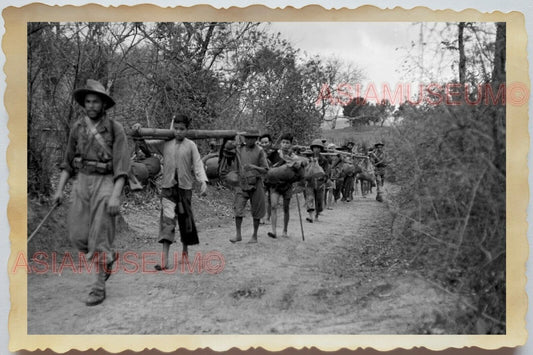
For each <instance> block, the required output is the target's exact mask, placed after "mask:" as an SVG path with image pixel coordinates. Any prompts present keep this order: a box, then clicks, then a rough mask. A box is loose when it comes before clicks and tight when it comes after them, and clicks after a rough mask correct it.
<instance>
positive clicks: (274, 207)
mask: <svg viewBox="0 0 533 355" xmlns="http://www.w3.org/2000/svg"><path fill="white" fill-rule="evenodd" d="M270 199H271V203H270V209H271V214H270V224H271V230H272V232H271V233H270V234H269V235H268V236H269V237H271V238H276V237H277V234H276V233H277V226H278V201H279V195H278V194H277V193H276V192H272V193H271V194H270Z"/></svg>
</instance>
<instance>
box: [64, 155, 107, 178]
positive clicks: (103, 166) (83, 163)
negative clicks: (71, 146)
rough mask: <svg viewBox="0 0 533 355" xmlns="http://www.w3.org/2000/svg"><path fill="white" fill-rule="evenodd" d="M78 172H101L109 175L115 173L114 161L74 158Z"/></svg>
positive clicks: (89, 173)
mask: <svg viewBox="0 0 533 355" xmlns="http://www.w3.org/2000/svg"><path fill="white" fill-rule="evenodd" d="M72 165H74V167H75V168H76V169H77V170H78V172H80V173H83V174H88V175H92V174H100V175H107V174H112V173H113V163H112V162H107V163H103V162H100V161H96V160H88V159H82V158H80V157H77V158H74V161H73V164H72Z"/></svg>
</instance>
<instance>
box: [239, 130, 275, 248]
mask: <svg viewBox="0 0 533 355" xmlns="http://www.w3.org/2000/svg"><path fill="white" fill-rule="evenodd" d="M238 135H239V136H242V137H244V143H245V144H244V146H238V147H237V148H236V161H235V162H236V169H237V173H238V175H239V185H238V186H237V187H236V188H235V200H234V204H233V210H234V212H235V227H236V235H235V237H234V238H231V239H230V242H232V243H237V242H240V241H241V240H242V233H241V226H242V220H243V218H244V212H245V207H246V203H247V201H248V200H250V204H251V210H252V218H253V228H254V231H253V234H252V237H251V239H250V240H249V243H257V231H258V229H259V222H260V220H261V218H263V217H264V216H265V214H266V204H265V191H264V188H263V181H262V176H264V175H265V174H266V173H267V171H268V162H267V158H266V153H265V151H264V150H263V149H261V148H260V147H259V146H258V145H257V144H256V142H257V138H259V136H260V133H259V131H258V130H256V129H250V130H247V131H244V132H239V133H238ZM237 141H238V138H237Z"/></svg>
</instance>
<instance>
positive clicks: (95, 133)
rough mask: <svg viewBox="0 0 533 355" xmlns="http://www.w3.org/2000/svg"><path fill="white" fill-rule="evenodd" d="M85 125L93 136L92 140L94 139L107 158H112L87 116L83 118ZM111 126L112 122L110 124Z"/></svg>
mask: <svg viewBox="0 0 533 355" xmlns="http://www.w3.org/2000/svg"><path fill="white" fill-rule="evenodd" d="M85 123H86V124H87V127H88V128H89V131H90V132H91V134H92V135H93V136H94V138H95V139H96V141H97V142H98V144H100V146H101V147H102V149H103V150H104V152H106V154H107V155H109V156H113V154H112V152H111V150H110V149H109V147H108V146H107V144H106V143H105V141H104V138H102V136H101V135H100V133H99V132H98V130H97V129H96V127H95V126H94V125H93V123H92V122H91V120H90V119H89V117H87V116H85ZM111 124H113V122H111Z"/></svg>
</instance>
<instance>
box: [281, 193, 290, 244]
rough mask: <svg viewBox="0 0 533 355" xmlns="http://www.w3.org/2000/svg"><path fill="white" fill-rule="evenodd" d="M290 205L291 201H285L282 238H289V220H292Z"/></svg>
mask: <svg viewBox="0 0 533 355" xmlns="http://www.w3.org/2000/svg"><path fill="white" fill-rule="evenodd" d="M290 203H291V200H289V199H283V234H282V235H281V236H282V237H285V238H288V237H289V236H288V234H287V230H288V228H289V218H290V214H289V212H290Z"/></svg>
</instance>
